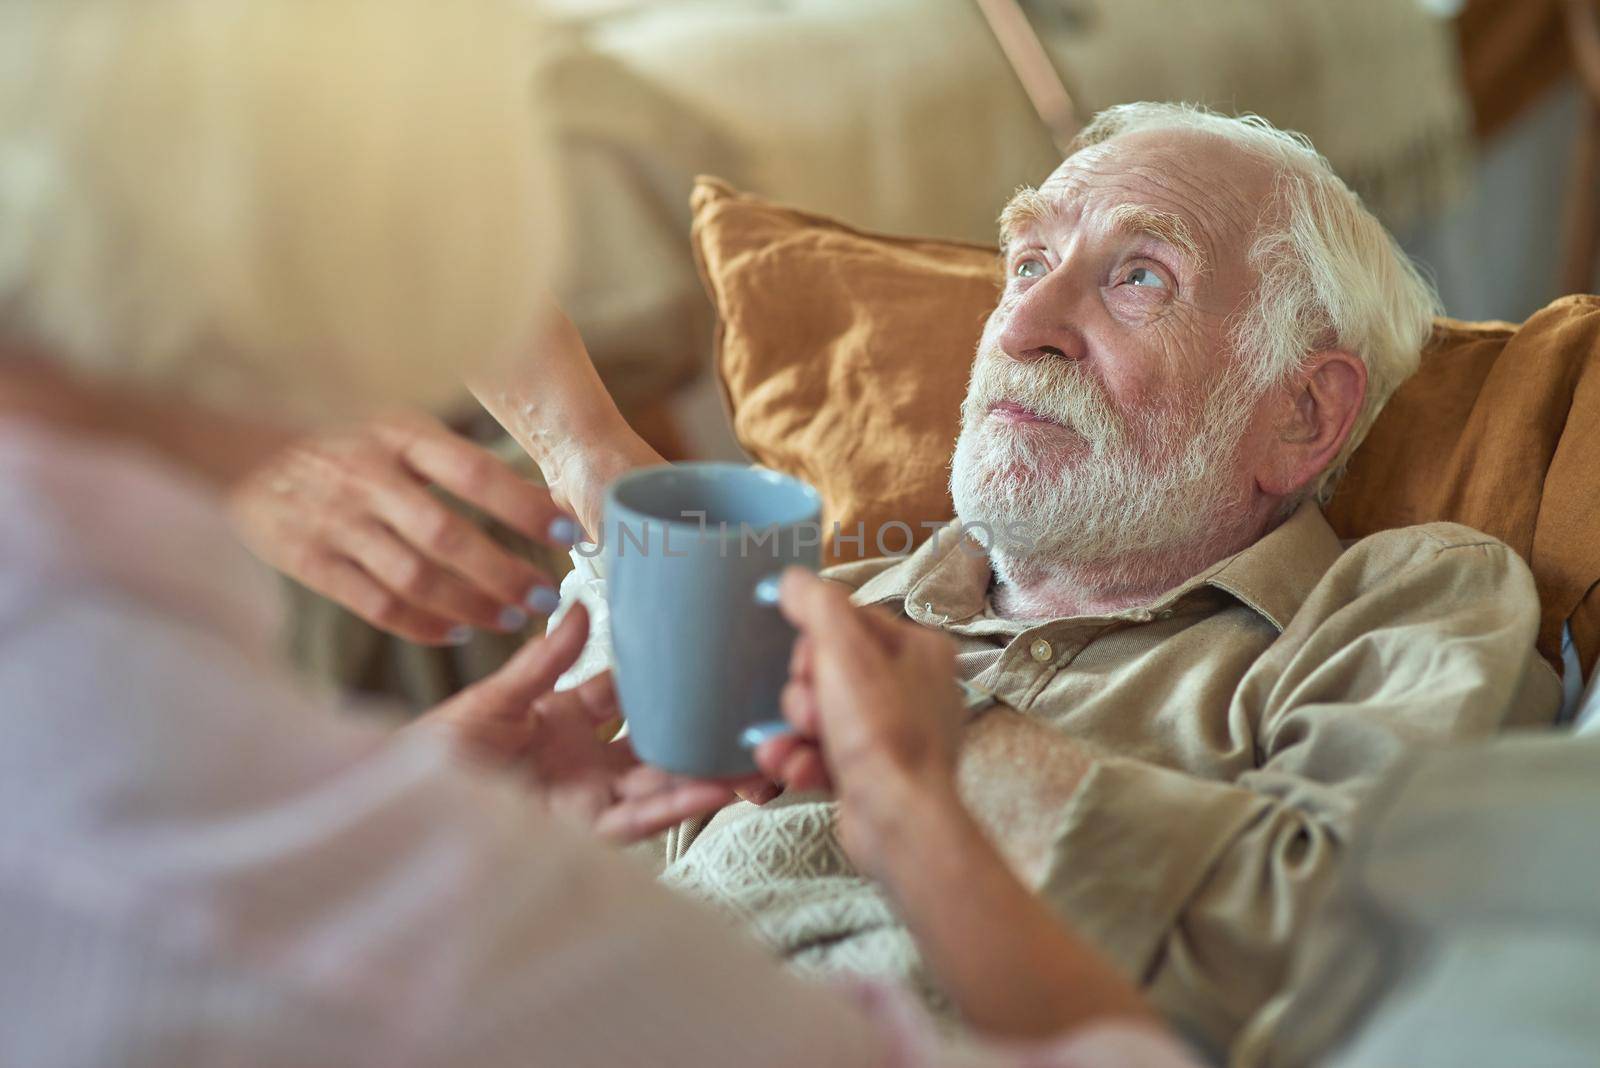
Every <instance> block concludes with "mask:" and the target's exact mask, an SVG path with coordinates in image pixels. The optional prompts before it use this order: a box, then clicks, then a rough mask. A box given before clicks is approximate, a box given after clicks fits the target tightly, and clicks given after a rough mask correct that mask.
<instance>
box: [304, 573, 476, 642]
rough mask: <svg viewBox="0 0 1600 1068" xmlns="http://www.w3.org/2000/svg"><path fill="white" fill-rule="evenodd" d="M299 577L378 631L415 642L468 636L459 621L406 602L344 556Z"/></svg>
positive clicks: (443, 640)
mask: <svg viewBox="0 0 1600 1068" xmlns="http://www.w3.org/2000/svg"><path fill="white" fill-rule="evenodd" d="M298 577H299V578H300V580H301V581H302V582H304V583H305V584H306V585H307V586H309V587H311V588H312V589H314V590H316V591H317V592H318V593H320V594H322V595H323V596H324V597H327V598H329V599H331V600H334V601H337V602H339V603H340V604H342V605H344V606H345V607H346V608H348V609H350V611H352V612H354V613H355V614H356V615H358V616H360V617H361V618H362V619H364V620H366V621H367V622H368V623H371V624H372V625H373V626H374V627H377V628H378V629H379V630H382V631H387V632H388V633H390V634H395V635H398V636H399V637H401V638H404V639H405V640H406V641H409V642H415V643H417V644H418V645H452V644H458V643H459V642H460V641H461V640H464V639H465V638H466V636H467V633H468V632H467V631H466V628H464V627H462V626H461V625H460V624H458V623H454V622H452V621H451V620H449V619H446V618H444V617H443V616H438V615H435V614H433V613H432V612H428V611H424V610H423V609H420V608H417V607H416V606H414V605H411V604H409V603H407V602H406V600H405V599H404V598H403V597H401V596H399V595H398V594H396V593H395V592H394V591H393V590H390V589H388V588H387V587H385V586H384V585H383V584H382V583H381V582H379V581H378V580H377V579H375V578H373V577H372V576H371V575H369V574H367V572H366V571H364V570H362V569H361V567H360V566H358V565H357V564H356V563H355V562H354V561H351V560H347V559H345V558H343V557H327V558H324V559H320V560H317V561H315V562H313V563H311V564H309V565H308V566H307V567H306V568H305V569H304V570H303V573H302V574H300V575H299V576H298Z"/></svg>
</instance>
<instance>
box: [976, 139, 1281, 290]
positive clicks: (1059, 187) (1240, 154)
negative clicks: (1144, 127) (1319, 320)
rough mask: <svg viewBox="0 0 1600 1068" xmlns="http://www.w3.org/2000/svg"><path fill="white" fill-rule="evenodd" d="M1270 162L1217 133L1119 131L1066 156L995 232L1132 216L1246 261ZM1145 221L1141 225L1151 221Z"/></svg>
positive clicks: (1216, 255) (1065, 227)
mask: <svg viewBox="0 0 1600 1068" xmlns="http://www.w3.org/2000/svg"><path fill="white" fill-rule="evenodd" d="M1273 177H1274V172H1273V168H1272V166H1271V164H1270V163H1268V162H1267V161H1266V160H1264V159H1262V158H1260V157H1258V156H1256V155H1254V154H1253V153H1251V152H1249V151H1247V150H1246V149H1243V148H1241V147H1239V146H1238V145H1235V144H1234V143H1232V142H1230V141H1228V140H1226V139H1224V138H1222V137H1219V136H1217V135H1215V134H1206V133H1201V132H1197V131H1188V130H1156V131H1145V132H1140V133H1134V134H1123V135H1119V136H1117V137H1113V138H1111V139H1110V140H1107V141H1103V142H1101V143H1100V144H1097V145H1091V146H1089V147H1088V148H1085V149H1082V150H1080V151H1078V152H1076V153H1074V154H1073V155H1071V156H1069V157H1068V158H1067V159H1066V160H1065V161H1064V162H1063V163H1062V164H1061V166H1059V167H1057V168H1056V169H1055V171H1054V172H1053V173H1052V174H1051V175H1050V177H1049V178H1047V179H1046V180H1045V181H1044V182H1043V184H1041V185H1040V186H1039V188H1038V189H1037V190H1036V191H1026V190H1025V191H1024V192H1023V193H1021V194H1019V195H1018V197H1017V198H1016V199H1015V200H1013V202H1012V204H1011V205H1009V206H1008V208H1007V211H1006V214H1005V215H1004V216H1002V229H1001V240H1002V241H1010V240H1011V239H1013V238H1014V237H1015V236H1016V235H1017V232H1018V231H1019V230H1021V229H1023V228H1025V227H1034V228H1040V229H1045V230H1056V231H1061V232H1066V231H1070V230H1073V229H1076V228H1078V227H1081V226H1085V225H1087V226H1091V227H1092V226H1105V227H1113V226H1116V225H1120V224H1124V223H1127V222H1130V221H1134V222H1139V223H1141V224H1149V225H1153V226H1154V228H1156V229H1158V230H1160V229H1162V228H1165V229H1166V230H1167V231H1169V234H1168V236H1169V237H1170V239H1172V240H1173V243H1175V244H1179V245H1182V244H1184V243H1185V242H1186V241H1187V242H1192V244H1193V246H1194V247H1195V250H1196V251H1197V253H1198V254H1199V255H1200V256H1201V257H1202V258H1203V259H1205V260H1207V261H1210V262H1219V261H1221V262H1227V261H1229V260H1235V259H1236V260H1238V261H1240V262H1242V261H1243V258H1244V256H1245V254H1246V252H1247V251H1248V247H1249V244H1250V241H1251V238H1252V237H1253V235H1254V234H1255V230H1256V224H1257V221H1258V220H1259V218H1260V215H1261V211H1262V208H1263V206H1264V205H1265V204H1266V203H1267V201H1268V200H1269V198H1270V195H1271V192H1272V187H1273ZM1149 225H1146V226H1144V227H1143V228H1149Z"/></svg>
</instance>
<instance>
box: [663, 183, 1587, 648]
mask: <svg viewBox="0 0 1600 1068" xmlns="http://www.w3.org/2000/svg"><path fill="white" fill-rule="evenodd" d="M694 235H695V242H696V248H697V250H698V254H699V257H700V261H701V264H702V273H703V276H704V279H705V282H706V286H707V289H708V291H709V292H710V294H711V298H712V301H713V302H714V303H715V304H716V306H717V310H718V313H719V316H720V319H721V323H720V325H719V327H718V368H719V371H720V374H721V379H722V384H723V388H724V391H725V393H726V396H727V399H728V404H729V408H730V410H731V411H732V413H733V426H734V431H735V433H736V434H737V435H738V438H739V441H740V443H741V444H742V445H743V446H744V447H745V449H746V450H748V451H749V452H750V454H751V455H752V456H754V457H755V458H756V459H757V460H758V461H759V462H760V463H763V464H766V465H767V466H769V467H774V468H777V469H778V470H780V471H787V472H790V473H794V474H797V475H799V476H800V477H802V478H805V479H807V480H808V481H810V482H811V483H812V484H813V485H815V486H817V487H818V488H819V489H820V490H821V492H822V494H823V498H824V501H825V503H826V516H825V519H826V520H827V521H829V522H839V523H840V524H841V525H842V527H843V529H844V530H845V532H846V533H854V532H856V531H857V530H858V529H860V530H864V532H865V534H866V536H865V538H864V539H863V540H861V541H858V542H853V543H841V542H838V541H835V542H833V543H832V544H831V545H830V551H831V552H832V553H833V557H834V558H835V559H850V558H855V557H870V556H874V555H878V554H879V553H880V552H883V551H892V550H893V548H894V547H895V546H896V545H897V543H898V538H899V537H900V535H899V533H898V530H897V529H895V530H889V531H888V534H887V535H886V537H888V538H890V539H892V540H889V544H888V546H887V547H884V548H880V547H879V545H878V544H877V535H878V532H880V531H884V530H885V528H886V527H887V525H888V524H891V523H895V522H899V523H903V524H905V525H906V526H907V527H909V529H910V531H911V534H912V536H913V537H914V538H917V539H919V540H920V539H921V538H923V537H926V536H927V533H928V524H929V523H930V522H931V521H939V520H945V519H948V518H949V517H950V515H951V514H952V507H951V504H950V498H949V492H948V488H947V487H948V477H949V471H948V461H949V457H950V453H951V450H952V448H953V446H954V443H955V438H956V433H957V430H958V427H959V422H960V406H961V398H962V396H963V394H964V392H965V390H966V380H967V371H968V368H969V367H970V366H971V362H972V357H973V354H974V352H975V350H976V348H977V340H978V335H979V332H980V330H981V328H982V324H983V320H984V317H985V316H986V315H987V314H988V313H989V311H990V309H991V308H992V307H993V306H994V302H995V299H996V296H997V294H998V284H999V272H998V269H997V260H996V257H995V254H994V251H993V250H992V249H989V248H985V247H982V246H978V245H963V244H958V243H952V242H942V241H931V240H915V239H909V238H898V237H884V236H881V235H876V234H869V233H864V232H862V231H859V230H855V229H853V228H851V227H848V226H845V225H843V224H842V223H839V222H836V221H833V220H830V219H826V218H823V217H820V216H817V215H813V214H809V213H806V212H801V211H795V210H792V209H788V208H783V207H777V206H774V205H771V204H768V203H765V202H763V201H760V200H757V199H755V198H752V197H748V196H743V195H741V194H738V193H735V192H734V191H733V190H731V189H729V188H728V187H727V186H725V185H723V184H721V183H719V182H716V181H714V180H704V181H702V182H701V184H700V185H699V187H698V188H697V189H696V192H695V229H694ZM1597 455H1600V298H1595V297H1568V298H1564V299H1562V300H1558V301H1556V302H1555V303H1554V304H1552V305H1550V306H1549V307H1548V308H1546V309H1544V310H1543V311H1541V312H1539V313H1538V314H1536V315H1534V316H1533V317H1531V318H1530V319H1529V320H1528V321H1527V322H1526V323H1525V324H1523V325H1522V326H1520V327H1515V326H1510V325H1508V324H1504V323H1460V322H1455V321H1451V320H1440V321H1439V323H1438V324H1437V328H1436V330H1435V332H1434V336H1433V339H1432V341H1431V342H1430V343H1429V345H1428V347H1427V350H1426V351H1425V352H1424V354H1423V365H1422V370H1421V371H1419V372H1418V373H1417V375H1416V376H1414V377H1413V378H1412V379H1411V380H1410V381H1409V382H1408V383H1406V384H1405V385H1404V386H1402V387H1401V389H1400V390H1399V392H1398V393H1397V394H1396V395H1395V397H1394V398H1393V399H1392V400H1391V401H1390V402H1389V406H1388V408H1387V409H1386V410H1385V411H1384V413H1383V415H1382V416H1381V417H1380V418H1379V420H1378V422H1377V424H1376V426H1375V427H1374V428H1373V430H1372V432H1371V434H1370V435H1369V436H1368V438H1367V441H1366V442H1365V443H1364V444H1363V446H1362V448H1361V449H1360V450H1358V451H1357V453H1356V455H1355V458H1354V460H1353V462H1352V463H1351V466H1350V473H1349V476H1348V477H1347V478H1346V479H1345V481H1344V483H1343V485H1342V486H1341V488H1340V490H1339V492H1338V494H1337V495H1336V496H1335V498H1334V500H1333V501H1332V504H1331V506H1330V509H1329V512H1328V518H1329V520H1330V522H1332V524H1333V527H1334V529H1335V530H1336V531H1338V532H1339V534H1340V535H1341V536H1342V537H1359V536H1362V535H1365V534H1369V533H1372V532H1374V531H1377V530H1382V529H1387V528H1390V527H1397V526H1404V525H1407V524H1412V523H1420V522H1427V521H1432V520H1449V521H1453V522H1460V523H1464V524H1466V525H1468V526H1472V527H1475V528H1477V529H1480V530H1484V531H1486V532H1487V533H1489V534H1492V535H1493V536H1495V537H1496V538H1499V539H1500V540H1502V541H1505V542H1507V543H1508V544H1510V545H1511V546H1512V547H1513V548H1514V549H1516V550H1517V551H1518V552H1519V553H1521V554H1522V555H1523V557H1524V559H1526V560H1527V561H1528V562H1529V563H1530V565H1531V566H1532V568H1533V572H1534V577H1535V579H1536V580H1537V582H1538V585H1539V593H1540V598H1541V601H1542V603H1543V616H1542V619H1541V621H1540V629H1539V648H1540V651H1541V652H1543V653H1544V655H1545V656H1546V658H1547V659H1548V660H1549V661H1550V662H1551V664H1552V665H1559V663H1560V655H1561V653H1560V641H1561V637H1560V634H1561V625H1562V623H1563V622H1565V621H1566V620H1568V619H1569V618H1570V619H1571V626H1572V633H1573V637H1574V640H1575V642H1576V644H1577V648H1578V651H1579V656H1580V659H1581V661H1582V663H1583V665H1584V668H1585V670H1586V671H1592V670H1593V669H1594V664H1595V660H1596V658H1597V657H1600V538H1596V537H1594V534H1593V532H1594V531H1595V530H1597V529H1600V464H1596V463H1594V462H1593V460H1592V458H1593V457H1595V456H1597ZM857 524H861V525H862V526H861V527H860V528H858V526H857Z"/></svg>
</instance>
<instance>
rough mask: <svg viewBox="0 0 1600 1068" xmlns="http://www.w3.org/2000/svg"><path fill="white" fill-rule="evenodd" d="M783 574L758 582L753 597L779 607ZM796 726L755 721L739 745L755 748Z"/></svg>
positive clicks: (782, 722)
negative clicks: (779, 584) (780, 583)
mask: <svg viewBox="0 0 1600 1068" xmlns="http://www.w3.org/2000/svg"><path fill="white" fill-rule="evenodd" d="M781 579H782V576H781V575H768V576H766V577H765V578H763V579H762V580H761V581H760V582H757V583H756V588H755V593H754V595H753V597H752V599H753V600H754V601H755V603H756V604H758V605H761V606H762V607H763V608H776V607H778V583H779V581H780V580H781ZM793 733H794V728H793V727H791V726H789V724H788V722H787V721H785V720H781V719H773V720H767V721H766V722H764V723H753V724H751V725H750V726H748V727H746V728H745V729H744V730H743V731H741V732H740V734H739V745H740V746H742V747H743V748H745V749H755V748H756V747H758V746H760V745H761V744H762V743H764V742H768V741H771V740H772V739H773V738H782V737H783V736H784V735H786V734H793Z"/></svg>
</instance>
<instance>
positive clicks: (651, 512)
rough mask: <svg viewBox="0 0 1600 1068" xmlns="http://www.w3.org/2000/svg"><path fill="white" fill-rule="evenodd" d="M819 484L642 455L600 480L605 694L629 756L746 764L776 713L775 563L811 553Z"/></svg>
mask: <svg viewBox="0 0 1600 1068" xmlns="http://www.w3.org/2000/svg"><path fill="white" fill-rule="evenodd" d="M821 518H822V498H821V496H820V495H819V494H818V493H817V491H816V490H814V489H812V488H811V487H810V486H808V485H806V484H805V483H804V482H801V481H799V480H797V479H793V478H789V477H788V476H786V475H780V474H778V473H777V472H775V471H766V470H763V469H761V468H756V467H746V466H744V465H742V464H716V463H694V464H676V465H672V466H666V467H650V468H645V469H643V470H640V471H634V472H632V473H630V474H627V475H624V476H623V477H622V478H620V479H618V480H617V481H616V482H615V483H614V484H613V485H612V486H611V488H610V490H609V491H608V492H607V493H606V507H605V529H604V531H603V533H602V538H603V544H604V550H603V556H604V559H605V562H606V566H605V570H606V590H607V593H606V599H607V601H608V602H609V605H610V609H611V644H612V650H613V652H614V654H615V657H616V666H615V670H614V674H615V678H616V685H617V696H618V699H619V700H620V701H621V704H622V714H623V717H624V719H626V720H627V723H628V732H629V735H630V737H631V739H632V742H633V749H634V752H635V753H637V754H638V755H639V759H640V760H643V761H645V762H646V763H649V764H654V765H656V766H657V767H662V768H666V769H667V770H669V771H673V772H677V773H679V774H683V775H697V776H707V777H723V776H731V775H745V774H748V773H750V772H751V771H754V770H755V762H754V760H753V759H752V756H751V744H750V743H751V742H752V741H753V740H754V738H756V737H759V736H761V735H763V734H770V733H772V732H773V730H774V724H777V723H780V722H781V720H782V712H781V711H780V709H779V707H778V697H779V694H780V693H781V692H782V691H783V686H784V683H785V682H786V681H787V680H788V675H789V655H790V651H791V650H792V648H793V646H794V638H795V632H794V628H793V627H791V626H790V625H789V623H788V622H787V621H786V620H784V618H783V617H782V615H781V614H780V613H779V612H778V609H777V607H776V597H775V595H774V593H775V579H776V577H777V576H778V575H779V574H780V573H781V572H782V571H783V569H784V568H785V567H789V566H791V565H795V564H799V565H802V566H804V567H809V568H812V569H816V568H817V567H818V565H819V563H820V560H821V540H822V538H821V533H822V531H821Z"/></svg>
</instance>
